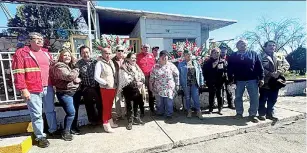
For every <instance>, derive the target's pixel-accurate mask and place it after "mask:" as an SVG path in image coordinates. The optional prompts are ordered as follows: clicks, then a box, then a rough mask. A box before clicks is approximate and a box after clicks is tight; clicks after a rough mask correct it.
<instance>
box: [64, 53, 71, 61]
mask: <svg viewBox="0 0 307 153" xmlns="http://www.w3.org/2000/svg"><path fill="white" fill-rule="evenodd" d="M62 60H63V62H64V63H65V64H69V63H70V61H71V55H70V53H69V52H65V53H64V54H63V56H62Z"/></svg>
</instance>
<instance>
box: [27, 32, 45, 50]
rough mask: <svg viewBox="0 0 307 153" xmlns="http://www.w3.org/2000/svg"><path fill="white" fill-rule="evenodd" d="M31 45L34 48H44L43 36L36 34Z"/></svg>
mask: <svg viewBox="0 0 307 153" xmlns="http://www.w3.org/2000/svg"><path fill="white" fill-rule="evenodd" d="M30 45H31V47H33V48H42V47H43V46H44V40H43V37H40V36H37V35H34V36H33V37H32V38H31V40H30Z"/></svg>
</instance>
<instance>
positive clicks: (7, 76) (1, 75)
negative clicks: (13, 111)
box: [0, 52, 79, 105]
mask: <svg viewBox="0 0 307 153" xmlns="http://www.w3.org/2000/svg"><path fill="white" fill-rule="evenodd" d="M14 53H15V52H0V66H1V71H0V105H1V104H7V103H21V102H23V99H22V97H21V95H20V92H19V91H18V90H16V88H15V84H14V77H13V73H12V60H13V58H12V57H13V55H14ZM51 56H52V58H53V59H57V56H58V54H57V53H51ZM75 56H76V57H77V58H79V54H77V53H76V54H75Z"/></svg>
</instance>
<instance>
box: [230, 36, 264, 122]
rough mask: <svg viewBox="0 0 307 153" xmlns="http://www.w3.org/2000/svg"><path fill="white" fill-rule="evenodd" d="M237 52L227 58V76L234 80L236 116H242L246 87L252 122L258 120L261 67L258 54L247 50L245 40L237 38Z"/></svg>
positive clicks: (261, 77)
mask: <svg viewBox="0 0 307 153" xmlns="http://www.w3.org/2000/svg"><path fill="white" fill-rule="evenodd" d="M236 47H237V48H238V51H237V52H234V53H233V54H232V55H231V56H230V57H229V59H228V77H229V79H230V80H234V82H235V84H236V90H235V107H236V112H237V114H236V118H237V119H240V118H242V117H243V116H242V115H243V111H244V109H243V98H242V96H243V93H244V91H245V88H247V92H248V95H249V97H250V108H249V110H248V112H249V119H250V121H252V122H254V123H258V122H259V120H258V118H257V117H256V115H257V110H258V106H259V96H258V91H259V90H258V87H261V86H262V85H263V84H264V80H263V78H264V73H263V67H262V63H261V60H260V57H259V56H258V54H257V53H256V52H254V51H248V50H247V41H246V40H239V41H238V42H237V44H236Z"/></svg>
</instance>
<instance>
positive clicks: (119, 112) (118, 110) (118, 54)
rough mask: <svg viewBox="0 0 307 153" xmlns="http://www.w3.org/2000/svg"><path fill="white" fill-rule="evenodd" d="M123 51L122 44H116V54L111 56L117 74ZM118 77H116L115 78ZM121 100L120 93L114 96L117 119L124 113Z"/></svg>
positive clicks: (122, 58)
mask: <svg viewBox="0 0 307 153" xmlns="http://www.w3.org/2000/svg"><path fill="white" fill-rule="evenodd" d="M124 51H125V48H124V47H123V46H120V45H118V46H116V56H115V57H113V59H112V61H113V63H114V66H115V69H116V73H117V74H118V72H119V68H120V67H121V66H122V64H123V62H124ZM117 79H118V78H117ZM122 101H123V97H122V95H121V94H118V95H116V97H115V109H116V114H117V117H118V118H119V119H123V117H124V115H125V113H124V111H123V110H122V106H121V102H122Z"/></svg>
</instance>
